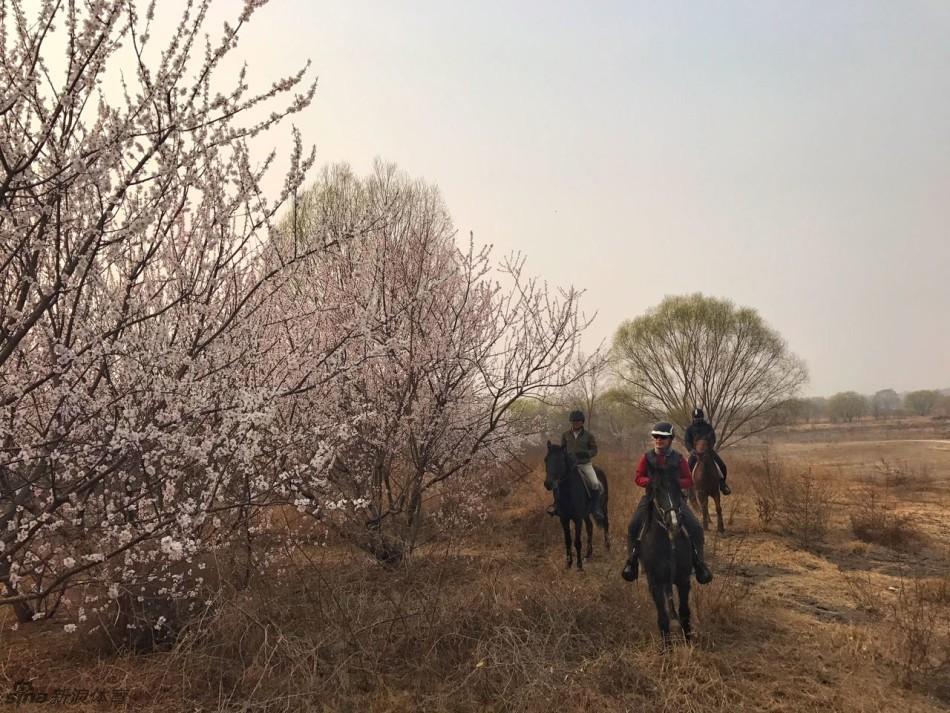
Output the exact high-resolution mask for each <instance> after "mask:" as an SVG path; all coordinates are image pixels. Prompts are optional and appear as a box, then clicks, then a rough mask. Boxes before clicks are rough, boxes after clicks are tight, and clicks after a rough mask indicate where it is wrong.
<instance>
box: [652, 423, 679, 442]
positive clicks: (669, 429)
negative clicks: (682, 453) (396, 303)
mask: <svg viewBox="0 0 950 713" xmlns="http://www.w3.org/2000/svg"><path fill="white" fill-rule="evenodd" d="M650 435H651V436H663V437H664V438H675V437H676V432H675V430H674V429H673V424H672V423H667V422H666V421H661V422H660V423H658V424H656V425H655V426H654V427H653V430H652V431H650Z"/></svg>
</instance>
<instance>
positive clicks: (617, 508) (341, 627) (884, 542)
mask: <svg viewBox="0 0 950 713" xmlns="http://www.w3.org/2000/svg"><path fill="white" fill-rule="evenodd" d="M947 430H948V429H947V427H946V425H945V424H943V423H941V422H937V423H932V422H903V423H902V422H894V423H891V424H882V423H880V422H867V423H865V424H849V425H847V426H825V427H821V426H805V427H801V428H799V429H788V430H786V431H784V432H781V433H776V434H772V435H771V436H770V437H769V438H768V439H767V440H766V439H759V440H757V441H755V442H750V443H747V444H745V445H742V446H738V447H736V448H733V449H727V450H725V451H723V453H722V455H723V457H724V458H725V459H726V460H727V462H728V463H729V464H730V483H731V484H732V486H733V489H734V494H733V495H732V496H730V497H726V498H723V504H724V517H725V524H726V532H725V533H724V534H721V535H720V534H716V533H715V532H710V533H709V535H708V540H707V551H708V553H709V557H708V559H709V561H710V564H711V565H712V567H713V570H714V572H715V575H716V578H715V580H714V581H713V583H712V584H710V585H709V586H708V587H699V586H696V587H694V590H693V591H694V596H693V601H694V617H695V619H694V626H695V629H696V641H695V643H694V645H693V646H686V645H685V644H683V643H682V642H681V643H679V644H678V645H677V646H675V647H674V649H673V650H672V651H671V652H665V653H664V652H663V651H662V650H661V647H659V645H658V641H657V638H658V637H657V631H656V614H655V610H654V608H653V604H652V602H651V601H650V600H649V597H648V594H647V592H646V587H645V584H644V583H643V582H642V581H641V582H638V583H637V584H635V585H631V584H628V583H626V582H624V581H623V580H622V579H621V578H620V569H621V568H622V565H623V560H624V556H625V552H624V544H623V542H624V533H625V528H626V522H627V519H628V517H629V515H630V514H631V513H632V511H633V509H634V506H635V504H636V501H637V499H638V497H639V495H640V492H639V489H638V488H636V487H635V485H634V484H633V482H632V470H633V464H634V461H633V456H634V452H635V451H636V450H637V448H636V447H635V446H630V447H629V448H627V449H623V450H621V449H617V448H614V449H608V450H606V452H604V453H602V454H601V455H600V456H599V457H598V459H597V461H598V464H599V465H601V466H602V467H603V468H605V469H606V471H607V473H608V476H609V479H610V488H611V495H610V508H609V510H610V517H611V534H612V544H613V546H612V548H611V549H610V550H609V551H608V550H606V549H605V546H604V544H603V540H602V534H601V533H599V532H596V531H595V545H594V549H595V552H594V558H593V559H592V560H591V561H589V562H588V563H586V566H585V569H584V571H583V572H578V571H577V570H575V569H571V570H566V569H565V568H564V549H563V540H562V536H561V532H560V525H559V524H558V523H557V522H556V521H554V520H553V519H552V518H549V517H547V516H546V515H545V514H544V512H543V511H544V507H545V506H546V504H547V503H548V502H549V499H550V496H549V494H548V493H547V492H546V491H545V490H544V488H543V486H542V479H543V473H542V467H541V465H540V463H539V464H538V466H537V467H536V469H535V470H534V471H533V472H532V473H531V474H530V475H529V476H528V477H526V478H525V479H524V480H523V481H521V482H520V483H518V484H516V485H515V486H514V487H513V488H512V489H511V491H510V492H509V493H508V494H505V495H504V496H499V497H498V498H497V499H496V500H494V501H493V514H492V515H491V516H490V517H489V520H488V522H486V523H485V524H484V526H482V527H481V528H480V529H478V530H476V531H474V532H471V533H469V534H467V535H465V537H464V538H462V539H461V540H457V539H456V540H453V541H452V542H444V543H442V544H440V545H438V546H434V547H432V548H430V549H429V550H427V551H426V552H423V553H420V554H419V555H418V556H416V557H415V558H414V559H413V560H412V562H409V563H407V564H406V565H404V566H402V567H400V568H398V570H397V571H392V570H386V569H385V568H383V567H380V566H378V565H376V564H374V563H370V562H368V561H367V560H366V559H365V558H364V557H362V556H357V555H355V554H352V555H348V556H342V557H341V556H340V554H339V553H336V555H333V554H332V553H329V552H324V553H323V554H322V555H320V557H318V558H316V559H311V560H310V561H309V562H307V563H306V565H305V566H303V567H302V568H301V569H300V570H299V571H298V573H297V574H296V575H295V576H294V577H293V578H291V580H292V581H290V582H289V583H287V584H274V583H272V582H267V581H263V580H262V581H261V582H258V583H257V584H256V585H255V586H254V587H252V588H251V590H250V591H248V592H245V593H242V594H241V595H240V596H239V597H237V598H236V599H235V602H233V603H232V604H229V606H228V607H225V608H224V609H225V611H224V612H223V613H222V614H221V615H219V616H218V617H217V618H216V619H215V620H214V621H213V622H211V623H210V625H209V630H208V631H206V632H205V633H203V634H202V635H201V636H200V637H195V638H191V639H188V640H187V643H182V644H179V645H178V646H177V647H175V648H174V649H172V650H169V651H161V652H156V653H153V654H150V655H147V656H143V655H138V656H132V655H128V654H113V653H109V652H107V651H106V652H104V651H102V650H101V649H97V650H95V651H93V650H92V649H90V647H89V646H88V645H86V644H85V643H84V642H82V641H81V640H77V639H76V637H72V638H70V637H68V636H66V635H65V634H63V633H62V631H61V627H60V628H57V627H55V626H54V625H53V623H52V622H50V623H45V624H44V626H45V628H43V626H36V627H34V628H32V629H31V627H30V626H28V627H22V628H21V629H20V630H19V631H16V632H12V631H10V628H9V623H10V622H9V617H7V619H6V623H5V624H0V637H2V639H3V640H4V641H3V645H2V646H0V709H2V708H3V692H4V691H5V690H10V687H11V686H12V683H13V681H15V680H18V679H19V678H22V677H23V676H24V674H25V673H27V672H29V671H31V670H32V671H40V672H41V673H40V674H39V682H42V683H43V685H45V686H48V687H52V686H54V685H57V684H61V685H71V686H73V687H76V686H80V685H84V686H87V687H89V686H92V685H93V684H94V683H96V682H100V683H101V684H102V685H105V682H108V683H109V685H111V686H113V687H128V688H131V689H132V690H133V696H132V699H131V702H130V703H128V704H126V706H122V705H111V706H103V705H102V704H97V705H96V706H92V707H88V708H85V707H83V706H71V709H72V710H84V709H88V710H104V709H110V710H123V709H126V710H150V709H151V708H152V707H156V708H159V707H160V708H163V709H167V710H251V709H254V710H342V711H357V710H359V711H367V710H369V711H374V710H378V711H384V710H458V711H480V710H497V711H503V710H504V711H508V710H527V711H535V710H536V711H542V710H543V711H550V710H552V709H553V710H560V711H573V710H578V711H580V710H588V709H599V710H604V711H639V710H656V711H736V710H742V711H809V712H810V713H813V712H814V711H817V710H827V711H873V712H874V713H878V712H879V711H882V710H891V709H893V710H902V711H922V712H923V711H945V710H950V438H948V437H947V436H948V434H947ZM905 436H906V438H905ZM766 485H768V486H769V487H766ZM776 493H778V494H776ZM783 493H786V494H787V493H793V494H794V497H791V496H789V497H786V496H785V495H783ZM770 498H771V499H772V500H774V502H772V501H770ZM767 501H768V502H767ZM770 502H771V505H770V504H769V503H770ZM771 507H774V512H773V510H770V509H769V508H771ZM766 512H771V513H773V514H772V515H770V516H767V517H766V516H764V515H763V513H766ZM803 524H804V525H805V526H806V527H805V528H804V530H806V531H808V530H809V528H810V526H811V525H812V524H814V525H815V528H817V529H820V530H821V531H822V532H823V534H822V535H821V536H820V537H811V536H810V535H808V534H807V532H806V533H805V534H802V529H801V526H802V525H803ZM858 531H860V532H861V533H862V535H861V536H859V535H858V534H856V532H858ZM31 626H33V625H31ZM35 707H36V708H39V707H40V706H38V705H37V706H35Z"/></svg>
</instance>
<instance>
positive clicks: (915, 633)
mask: <svg viewBox="0 0 950 713" xmlns="http://www.w3.org/2000/svg"><path fill="white" fill-rule="evenodd" d="M888 621H889V623H890V628H891V631H892V633H893V638H894V641H895V643H896V645H895V646H893V647H892V648H891V650H892V652H893V658H894V661H895V663H896V664H897V667H898V673H899V677H900V680H901V683H903V684H904V685H907V686H911V685H921V684H922V685H924V686H927V685H929V684H934V683H936V681H935V680H934V679H935V677H936V676H937V675H939V674H942V675H943V676H944V677H945V679H944V680H950V679H948V678H946V677H947V676H948V674H950V578H948V577H944V578H943V579H941V580H939V581H938V582H936V583H931V582H926V581H925V580H921V579H918V578H914V579H911V580H909V581H906V580H904V581H901V584H900V587H899V588H898V591H897V594H896V597H895V599H894V601H893V602H892V603H891V605H890V607H889V611H888ZM946 693H950V686H948V687H947V691H946Z"/></svg>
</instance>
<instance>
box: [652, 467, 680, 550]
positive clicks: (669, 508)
mask: <svg viewBox="0 0 950 713" xmlns="http://www.w3.org/2000/svg"><path fill="white" fill-rule="evenodd" d="M651 487H652V488H653V507H654V508H655V510H656V514H657V516H658V517H659V520H660V524H661V525H663V527H664V528H665V529H666V531H667V532H668V533H669V534H670V536H671V537H675V536H676V533H677V532H678V531H679V528H680V522H681V518H680V509H681V508H682V507H683V493H682V491H681V490H680V488H679V483H678V482H663V481H662V480H661V481H657V482H655V483H653V484H652V486H651Z"/></svg>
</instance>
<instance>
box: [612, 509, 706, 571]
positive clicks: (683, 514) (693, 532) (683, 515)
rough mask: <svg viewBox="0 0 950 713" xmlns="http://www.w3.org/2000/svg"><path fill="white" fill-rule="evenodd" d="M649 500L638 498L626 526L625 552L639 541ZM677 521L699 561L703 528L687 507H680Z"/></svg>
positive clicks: (701, 551)
mask: <svg viewBox="0 0 950 713" xmlns="http://www.w3.org/2000/svg"><path fill="white" fill-rule="evenodd" d="M651 502H652V501H651V500H650V497H649V496H648V495H644V496H643V497H642V498H640V502H639V503H638V504H637V509H636V511H634V513H633V517H632V518H631V519H630V524H629V525H627V552H630V551H631V550H632V549H633V546H634V544H636V543H637V542H638V541H639V540H640V534H641V532H640V531H641V530H642V529H643V521H644V518H645V517H646V516H647V513H648V512H649V511H650V506H651ZM679 519H680V522H681V523H682V525H683V527H684V528H685V529H686V534H687V535H689V539H690V541H691V542H692V544H693V547H694V548H695V550H696V552H697V553H698V554H699V557H700V559H702V556H703V541H704V539H705V533H704V532H703V526H702V524H700V522H699V520H698V519H697V518H696V516H695V515H694V514H693V511H692V510H690V509H689V507H686V506H684V507H682V508H680V511H679Z"/></svg>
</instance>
